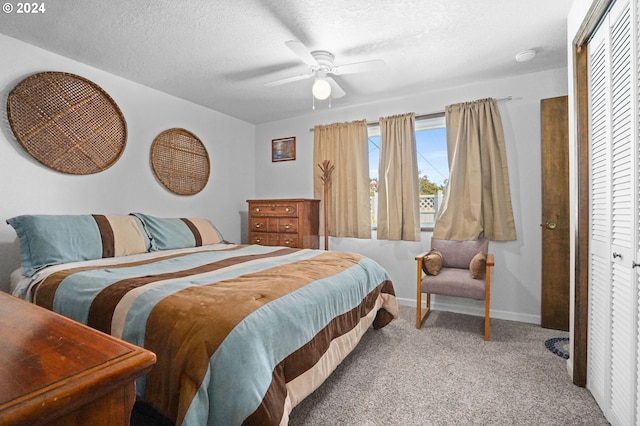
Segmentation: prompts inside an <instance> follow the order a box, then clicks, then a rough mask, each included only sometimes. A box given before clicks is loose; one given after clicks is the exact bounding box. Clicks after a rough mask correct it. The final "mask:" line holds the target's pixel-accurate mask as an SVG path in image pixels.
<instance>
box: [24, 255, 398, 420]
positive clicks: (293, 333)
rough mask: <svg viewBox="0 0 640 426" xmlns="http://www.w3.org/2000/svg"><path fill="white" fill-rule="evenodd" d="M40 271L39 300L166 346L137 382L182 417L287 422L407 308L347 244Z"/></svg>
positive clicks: (147, 396) (152, 346)
mask: <svg viewBox="0 0 640 426" xmlns="http://www.w3.org/2000/svg"><path fill="white" fill-rule="evenodd" d="M47 269H50V271H47ZM37 277H38V279H37V280H35V281H34V282H33V284H32V289H31V291H32V294H33V296H34V301H35V302H36V303H37V304H39V305H41V306H44V307H47V308H49V309H52V310H54V311H56V312H59V313H61V314H63V315H66V316H68V317H71V318H74V319H76V320H78V321H80V322H83V323H85V324H88V325H90V326H92V327H94V328H97V329H99V330H102V331H104V332H107V333H110V334H112V335H115V336H117V337H120V338H123V339H125V340H127V341H130V342H132V343H135V344H138V345H140V346H144V347H145V348H147V349H149V350H151V351H153V352H155V353H156V356H157V360H158V361H157V364H156V365H155V366H154V367H153V369H152V370H151V371H150V372H149V373H148V374H147V375H146V376H144V377H142V378H140V379H139V380H138V382H137V392H138V394H139V395H140V397H141V398H143V399H144V400H146V401H147V402H149V403H150V404H151V405H153V406H154V407H155V408H157V409H158V410H159V411H160V412H162V413H163V414H165V415H166V416H167V417H169V418H171V419H173V420H174V421H175V422H176V424H183V425H198V426H200V425H240V424H256V425H276V424H287V422H288V417H289V413H290V412H291V410H292V409H293V407H295V406H296V404H298V403H299V402H300V401H301V400H302V399H303V398H305V397H306V396H307V395H309V394H310V393H311V392H313V390H314V389H316V388H317V387H318V386H319V385H320V384H321V383H322V382H323V381H324V380H325V379H326V378H327V377H328V376H329V374H331V372H332V371H333V370H334V369H335V367H336V366H337V365H338V364H339V363H340V362H341V361H342V360H343V359H344V357H345V356H346V355H347V354H348V353H349V352H351V350H352V349H353V348H354V347H355V346H356V344H357V343H358V342H359V340H360V338H361V336H362V335H363V334H364V333H365V331H366V330H367V329H368V328H369V327H370V325H371V324H373V326H374V328H380V327H383V326H384V325H386V324H387V323H388V322H389V321H391V320H392V319H393V318H394V317H395V316H397V311H398V306H397V303H396V299H395V295H394V290H393V286H392V284H391V282H390V280H389V277H388V275H387V273H386V272H385V271H384V270H383V269H382V268H381V267H380V266H379V265H378V264H377V263H375V262H374V261H372V260H370V259H368V258H365V257H363V256H360V255H357V254H354V253H347V252H331V251H319V250H298V249H290V248H282V247H266V246H257V245H252V246H234V245H215V246H207V247H200V248H197V249H183V250H177V251H171V252H155V253H147V254H145V255H135V256H127V257H120V258H113V259H102V260H100V261H86V262H78V263H74V264H68V265H66V266H64V265H63V266H60V265H58V266H56V267H49V268H46V269H45V270H43V271H41V272H39V273H38V274H37Z"/></svg>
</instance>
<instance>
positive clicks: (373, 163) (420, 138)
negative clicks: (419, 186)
mask: <svg viewBox="0 0 640 426" xmlns="http://www.w3.org/2000/svg"><path fill="white" fill-rule="evenodd" d="M416 148H417V153H418V171H419V173H420V176H424V175H427V177H428V178H429V180H430V181H431V182H434V183H436V184H438V185H444V183H445V180H447V179H449V163H448V161H447V131H446V129H445V128H444V127H436V128H430V129H425V130H418V131H416ZM379 164H380V135H379V134H378V135H375V136H370V137H369V177H370V178H371V179H377V178H378V165H379Z"/></svg>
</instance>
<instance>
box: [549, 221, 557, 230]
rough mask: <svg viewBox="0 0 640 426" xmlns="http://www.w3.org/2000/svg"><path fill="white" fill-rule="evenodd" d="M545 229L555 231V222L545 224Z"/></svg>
mask: <svg viewBox="0 0 640 426" xmlns="http://www.w3.org/2000/svg"><path fill="white" fill-rule="evenodd" d="M547 228H549V229H556V223H555V222H547Z"/></svg>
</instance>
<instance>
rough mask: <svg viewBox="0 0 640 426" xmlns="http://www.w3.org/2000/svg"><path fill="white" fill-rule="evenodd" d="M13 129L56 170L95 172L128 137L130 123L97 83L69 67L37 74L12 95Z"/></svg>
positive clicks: (113, 156) (115, 156)
mask: <svg viewBox="0 0 640 426" xmlns="http://www.w3.org/2000/svg"><path fill="white" fill-rule="evenodd" d="M7 116H8V119H9V124H10V126H11V130H12V131H13V134H14V135H15V137H16V139H17V140H18V142H20V144H21V145H22V146H23V147H24V148H25V149H26V150H27V152H28V153H29V154H31V156H33V157H34V158H35V159H36V160H38V161H39V162H41V163H42V164H44V165H46V166H48V167H51V168H52V169H54V170H57V171H60V172H63V173H69V174H77V175H84V174H91V173H97V172H100V171H103V170H105V169H107V168H109V167H111V166H112V165H113V164H114V163H115V162H116V161H117V160H118V158H120V156H121V155H122V152H123V151H124V148H125V145H126V143H127V123H126V121H125V119H124V116H123V115H122V112H121V111H120V108H118V105H117V104H116V103H115V102H114V100H113V99H111V97H110V96H109V95H108V94H107V93H106V92H105V91H104V90H102V88H100V87H99V86H98V85H97V84H95V83H93V82H91V81H89V80H87V79H86V78H83V77H80V76H77V75H74V74H69V73H64V72H53V71H49V72H41V73H38V74H33V75H31V76H29V77H27V78H25V79H24V80H22V81H21V82H20V83H18V84H17V85H16V87H14V88H13V90H12V91H11V92H10V93H9V96H8V98H7Z"/></svg>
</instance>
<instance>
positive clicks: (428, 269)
mask: <svg viewBox="0 0 640 426" xmlns="http://www.w3.org/2000/svg"><path fill="white" fill-rule="evenodd" d="M441 269H442V253H440V252H439V251H438V250H433V249H432V250H430V251H429V253H427V254H426V255H425V257H424V259H423V260H422V270H423V271H424V272H425V273H427V274H429V275H438V274H439V273H440V270H441Z"/></svg>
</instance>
